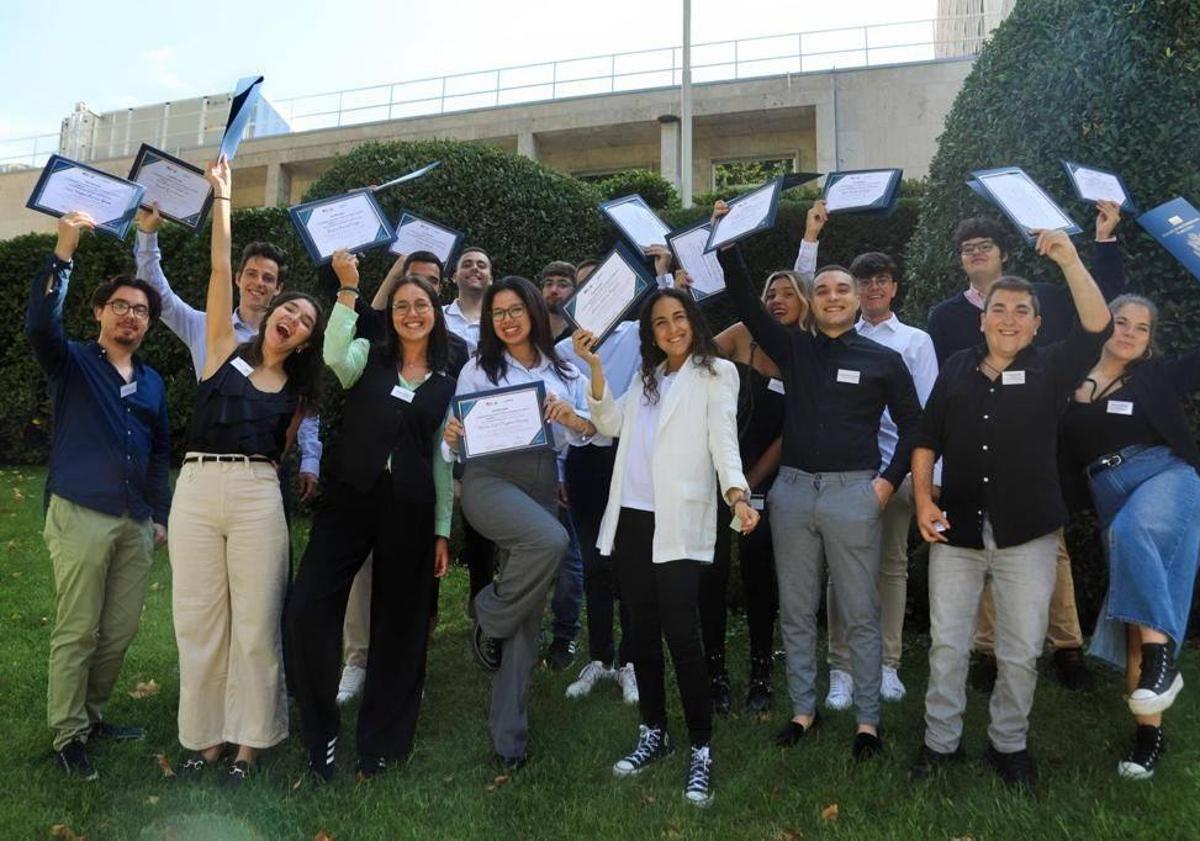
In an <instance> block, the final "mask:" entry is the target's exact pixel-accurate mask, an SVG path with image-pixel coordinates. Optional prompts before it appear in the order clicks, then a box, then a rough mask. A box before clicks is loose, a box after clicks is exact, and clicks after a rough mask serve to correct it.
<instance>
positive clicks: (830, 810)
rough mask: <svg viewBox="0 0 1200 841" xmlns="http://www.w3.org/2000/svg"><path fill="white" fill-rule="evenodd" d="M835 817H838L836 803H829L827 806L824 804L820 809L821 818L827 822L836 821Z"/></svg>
mask: <svg viewBox="0 0 1200 841" xmlns="http://www.w3.org/2000/svg"><path fill="white" fill-rule="evenodd" d="M837 818H838V805H837V804H836V803H830V804H829V805H828V806H826V807H825V808H824V809H822V810H821V820H823V821H826V822H828V823H835V822H836V821H837Z"/></svg>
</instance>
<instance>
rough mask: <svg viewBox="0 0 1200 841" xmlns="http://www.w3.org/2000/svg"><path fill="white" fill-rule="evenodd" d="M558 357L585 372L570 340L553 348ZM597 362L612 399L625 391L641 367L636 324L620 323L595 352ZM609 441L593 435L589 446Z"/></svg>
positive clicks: (585, 366) (609, 445) (605, 437)
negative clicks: (601, 364)
mask: <svg viewBox="0 0 1200 841" xmlns="http://www.w3.org/2000/svg"><path fill="white" fill-rule="evenodd" d="M554 349H555V350H556V351H557V352H558V355H559V356H561V357H562V358H563V359H565V360H567V361H568V362H570V363H571V364H572V365H574V366H575V367H576V368H578V369H579V370H581V371H586V370H588V366H587V364H586V363H585V362H584V361H583V360H582V359H580V358H579V357H578V356H577V355H576V354H575V344H574V342H572V341H571V339H569V338H567V339H563V340H562V341H561V342H559V343H558V344H556V345H555V346H554ZM596 355H597V356H599V357H600V362H601V363H603V365H604V379H605V380H606V381H607V383H608V389H609V391H611V392H612V396H613V398H614V399H616V398H619V397H620V396H621V395H622V394H624V393H625V392H626V391H628V390H629V385H630V383H632V382H633V381H634V379H635V378H636V377H637V376H638V372H639V371H640V370H641V367H642V346H641V337H640V335H639V333H638V322H636V321H622V322H621V323H620V324H618V325H617V326H616V329H614V330H613V331H612V333H610V334H609V336H608V338H607V339H605V340H604V344H602V345H600V349H599V350H597V351H596ZM612 442H613V439H611V438H609V437H608V436H607V435H599V434H597V435H595V436H593V437H592V440H591V443H592V444H595V445H596V446H597V447H611V446H612Z"/></svg>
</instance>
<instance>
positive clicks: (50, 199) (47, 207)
mask: <svg viewBox="0 0 1200 841" xmlns="http://www.w3.org/2000/svg"><path fill="white" fill-rule="evenodd" d="M145 192H146V188H145V187H143V186H142V185H141V184H135V183H133V182H132V181H127V180H125V179H124V178H118V177H117V176H115V175H110V174H108V173H107V172H101V171H100V170H98V169H95V168H93V167H90V166H87V165H86V164H81V163H78V162H76V161H72V160H70V159H68V158H64V157H62V156H61V155H51V156H50V160H48V161H46V166H45V168H44V169H43V170H42V174H41V177H39V178H38V182H37V184H35V185H34V188H33V194H32V195H30V197H29V200H28V201H27V202H25V206H26V207H28V208H29V209H30V210H36V211H38V212H40V213H45V214H47V215H49V216H59V217H61V216H66V215H67V214H68V213H71V212H73V211H78V212H81V213H86V214H87V215H88V216H91V217H92V220H93V221H94V222H95V223H96V230H97V231H99V232H100V233H104V234H109V235H110V236H114V237H116V238H117V239H124V238H125V234H126V233H128V232H129V226H130V224H131V223H132V222H133V216H134V214H135V213H136V212H137V209H138V204H140V203H141V200H142V194H143V193H145Z"/></svg>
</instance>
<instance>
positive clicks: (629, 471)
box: [621, 372, 675, 511]
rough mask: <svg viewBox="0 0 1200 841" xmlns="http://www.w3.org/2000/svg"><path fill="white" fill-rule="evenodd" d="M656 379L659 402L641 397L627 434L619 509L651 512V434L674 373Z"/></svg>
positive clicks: (652, 445)
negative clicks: (627, 440) (627, 454)
mask: <svg viewBox="0 0 1200 841" xmlns="http://www.w3.org/2000/svg"><path fill="white" fill-rule="evenodd" d="M657 379H658V399H657V400H656V401H654V402H653V403H650V402H648V401H647V400H646V395H645V394H643V395H642V396H641V397H640V399H639V400H638V411H637V416H636V418H635V419H634V422H633V429H632V430H630V431H629V433H628V434H629V435H630V441H629V458H628V460H627V461H626V462H625V481H624V482H623V483H622V485H621V507H622V508H636V509H637V510H638V511H653V510H654V474H653V472H652V471H651V469H650V465H651V459H652V457H653V456H654V433H655V432H656V431H657V430H658V415H659V411H660V409H661V408H662V405H663V401H665V400H666V398H667V392H668V391H670V390H671V383H673V382H675V372H672V373H670V374H666V375H665V376H664V375H663V374H662V373H661V372H660V373H659V374H658V376H657Z"/></svg>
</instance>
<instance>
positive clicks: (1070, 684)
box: [1054, 648, 1092, 692]
mask: <svg viewBox="0 0 1200 841" xmlns="http://www.w3.org/2000/svg"><path fill="white" fill-rule="evenodd" d="M1054 676H1055V677H1057V678H1058V682H1059V683H1061V684H1062V685H1063V686H1065V687H1066V688H1067V689H1070V690H1071V691H1072V692H1082V691H1085V690H1087V689H1091V688H1092V673H1091V672H1090V671H1088V667H1087V664H1086V663H1085V662H1084V659H1083V649H1082V648H1056V649H1055V650H1054Z"/></svg>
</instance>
